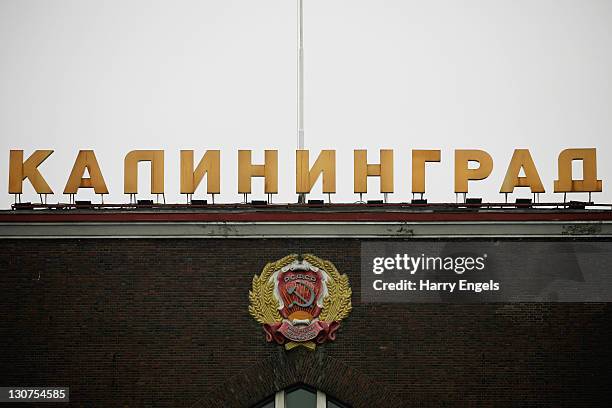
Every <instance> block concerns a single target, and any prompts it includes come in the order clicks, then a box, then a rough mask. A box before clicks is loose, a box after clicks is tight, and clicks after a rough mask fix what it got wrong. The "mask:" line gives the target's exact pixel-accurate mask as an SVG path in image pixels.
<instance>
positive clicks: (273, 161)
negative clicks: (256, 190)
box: [238, 150, 278, 194]
mask: <svg viewBox="0 0 612 408" xmlns="http://www.w3.org/2000/svg"><path fill="white" fill-rule="evenodd" d="M264 160H265V164H252V162H251V151H250V150H238V193H241V194H250V193H251V177H264V178H265V184H264V192H265V193H266V194H276V193H278V151H277V150H266V151H265V159H264Z"/></svg>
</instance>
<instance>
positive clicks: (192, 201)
mask: <svg viewBox="0 0 612 408" xmlns="http://www.w3.org/2000/svg"><path fill="white" fill-rule="evenodd" d="M189 204H191V205H206V204H208V200H191V202H190V203H189Z"/></svg>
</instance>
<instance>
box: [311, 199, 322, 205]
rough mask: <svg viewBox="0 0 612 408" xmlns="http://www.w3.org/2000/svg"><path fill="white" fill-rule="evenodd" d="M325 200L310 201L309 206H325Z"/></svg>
mask: <svg viewBox="0 0 612 408" xmlns="http://www.w3.org/2000/svg"><path fill="white" fill-rule="evenodd" d="M323 203H324V201H323V200H308V204H309V205H323Z"/></svg>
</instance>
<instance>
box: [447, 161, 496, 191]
mask: <svg viewBox="0 0 612 408" xmlns="http://www.w3.org/2000/svg"><path fill="white" fill-rule="evenodd" d="M471 161H473V162H478V168H476V169H470V168H469V163H470V162H471ZM491 171H493V159H492V158H491V155H490V154H489V153H487V152H485V151H484V150H455V193H467V192H468V181H469V180H483V179H486V178H487V177H489V175H490V174H491Z"/></svg>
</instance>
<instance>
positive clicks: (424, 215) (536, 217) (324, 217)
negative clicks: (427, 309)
mask: <svg viewBox="0 0 612 408" xmlns="http://www.w3.org/2000/svg"><path fill="white" fill-rule="evenodd" d="M611 220H612V212H607V211H585V212H582V211H577V212H574V211H571V212H570V211H568V212H557V211H550V212H549V211H544V212H489V211H486V212H482V211H481V212H478V211H473V212H472V211H470V212H448V213H446V212H310V211H308V212H295V211H278V212H276V211H274V212H269V211H261V212H257V211H250V212H141V211H139V212H106V211H104V212H87V213H81V212H66V213H55V214H50V213H48V212H45V213H38V214H36V213H20V212H18V211H15V212H7V213H2V214H0V222H3V223H11V222H16V223H27V222H49V223H64V222H308V221H311V222H358V221H364V222H454V221H459V222H460V221H464V222H477V221H515V222H516V221H519V222H520V221H611Z"/></svg>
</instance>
